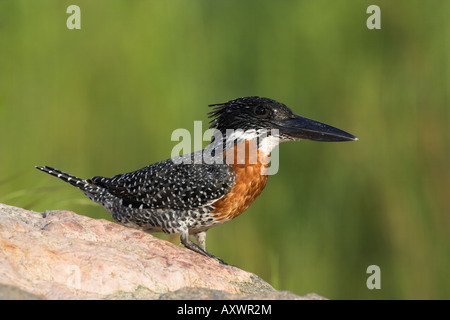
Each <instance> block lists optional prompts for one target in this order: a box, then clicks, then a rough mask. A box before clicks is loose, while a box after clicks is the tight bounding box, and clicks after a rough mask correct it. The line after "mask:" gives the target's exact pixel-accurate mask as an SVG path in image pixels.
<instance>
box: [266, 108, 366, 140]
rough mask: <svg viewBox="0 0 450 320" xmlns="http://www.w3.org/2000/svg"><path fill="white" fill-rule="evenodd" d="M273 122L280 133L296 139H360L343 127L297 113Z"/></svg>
mask: <svg viewBox="0 0 450 320" xmlns="http://www.w3.org/2000/svg"><path fill="white" fill-rule="evenodd" d="M272 124H273V125H274V126H275V129H278V130H279V131H280V135H282V134H285V135H287V136H289V137H291V138H293V139H295V140H297V139H308V140H314V141H327V142H334V141H355V140H358V138H357V137H355V136H354V135H352V134H350V133H348V132H345V131H343V130H341V129H338V128H335V127H332V126H330V125H328V124H325V123H322V122H319V121H316V120H311V119H308V118H305V117H302V116H299V115H296V114H294V116H293V117H292V118H288V119H283V120H275V121H272Z"/></svg>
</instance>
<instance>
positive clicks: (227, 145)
mask: <svg viewBox="0 0 450 320" xmlns="http://www.w3.org/2000/svg"><path fill="white" fill-rule="evenodd" d="M217 133H218V135H215V136H214V139H213V140H212V142H211V143H210V144H209V145H208V146H207V149H208V148H209V149H216V150H220V149H222V150H224V151H225V150H229V149H232V148H236V147H237V146H241V147H242V145H243V143H244V142H246V143H247V144H248V145H249V147H251V148H250V149H252V150H258V152H260V153H262V154H264V156H266V157H268V156H269V155H270V153H271V152H272V150H273V148H275V147H276V146H277V145H278V144H279V143H280V142H282V141H281V140H280V139H279V137H278V135H274V134H272V133H271V132H270V131H267V130H247V131H244V130H240V129H238V130H228V129H227V130H226V132H225V133H223V132H220V131H218V132H217ZM250 151H251V150H250Z"/></svg>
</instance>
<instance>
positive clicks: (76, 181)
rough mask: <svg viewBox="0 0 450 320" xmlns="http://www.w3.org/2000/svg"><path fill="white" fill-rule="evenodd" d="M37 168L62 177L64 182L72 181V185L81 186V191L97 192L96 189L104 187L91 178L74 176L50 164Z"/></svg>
mask: <svg viewBox="0 0 450 320" xmlns="http://www.w3.org/2000/svg"><path fill="white" fill-rule="evenodd" d="M36 169H39V170H41V171H44V172H46V173H48V174H50V175H52V176H55V177H57V178H59V179H61V180H62V181H64V182H67V183H70V184H71V185H73V186H75V187H77V188H79V189H80V190H81V191H86V192H89V193H95V191H98V190H99V189H103V188H102V187H99V186H97V185H95V184H94V183H93V182H92V181H91V180H89V179H88V180H83V179H80V178H78V177H75V176H72V175H70V174H68V173H65V172H62V171H60V170H58V169H54V168H52V167H48V166H43V167H40V166H36Z"/></svg>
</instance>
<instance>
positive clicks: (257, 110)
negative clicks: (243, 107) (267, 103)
mask: <svg viewBox="0 0 450 320" xmlns="http://www.w3.org/2000/svg"><path fill="white" fill-rule="evenodd" d="M253 112H254V113H255V114H256V115H257V116H265V115H267V109H266V108H264V107H263V106H256V107H255V109H253Z"/></svg>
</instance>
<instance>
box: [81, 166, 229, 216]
mask: <svg viewBox="0 0 450 320" xmlns="http://www.w3.org/2000/svg"><path fill="white" fill-rule="evenodd" d="M234 179H235V176H234V174H233V173H232V172H231V169H230V167H229V166H228V165H227V164H223V165H218V164H214V165H208V164H204V163H202V164H193V163H190V164H183V163H181V164H175V163H174V162H173V161H172V159H167V160H164V161H161V162H158V163H155V164H152V165H150V166H147V167H145V168H143V169H140V170H137V171H134V172H130V173H125V174H119V175H116V176H114V177H112V178H105V177H94V178H92V179H90V180H91V181H92V182H93V183H94V184H95V185H98V186H100V187H103V188H105V189H107V190H108V192H109V193H110V194H112V195H114V196H116V197H118V198H120V199H121V200H122V205H124V206H128V207H132V208H141V209H155V210H156V209H167V210H175V211H184V210H192V209H195V208H201V207H203V206H205V205H208V204H211V203H212V202H214V201H215V200H218V199H220V198H221V197H222V196H223V195H224V194H226V193H227V192H228V191H229V190H230V189H231V187H232V185H233V183H234Z"/></svg>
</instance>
